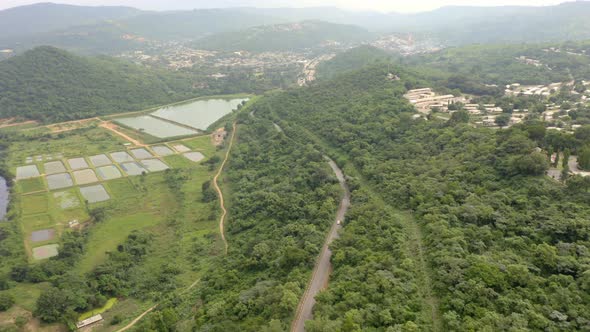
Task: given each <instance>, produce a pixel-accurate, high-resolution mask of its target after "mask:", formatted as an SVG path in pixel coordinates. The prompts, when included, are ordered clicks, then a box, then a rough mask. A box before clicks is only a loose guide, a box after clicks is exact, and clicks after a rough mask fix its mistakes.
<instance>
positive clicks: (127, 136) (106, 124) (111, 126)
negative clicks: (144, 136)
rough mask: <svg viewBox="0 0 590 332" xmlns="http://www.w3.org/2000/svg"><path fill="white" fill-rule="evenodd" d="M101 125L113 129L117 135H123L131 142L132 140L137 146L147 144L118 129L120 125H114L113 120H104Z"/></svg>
mask: <svg viewBox="0 0 590 332" xmlns="http://www.w3.org/2000/svg"><path fill="white" fill-rule="evenodd" d="M100 126H101V127H102V128H104V129H107V130H110V131H112V132H113V133H115V134H116V135H119V136H121V137H123V138H124V139H126V140H128V141H129V142H131V144H133V145H135V146H146V145H145V144H143V143H141V142H140V141H138V140H136V139H134V138H132V137H129V135H126V134H125V133H122V132H120V131H119V130H117V129H118V128H119V127H117V126H116V125H114V124H113V123H111V122H107V121H104V122H103V123H101V124H100Z"/></svg>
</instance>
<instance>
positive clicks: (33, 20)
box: [0, 3, 141, 40]
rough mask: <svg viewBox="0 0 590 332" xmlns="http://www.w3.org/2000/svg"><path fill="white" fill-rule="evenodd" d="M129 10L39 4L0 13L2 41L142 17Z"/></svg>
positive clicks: (124, 8) (135, 10) (0, 37)
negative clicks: (79, 26) (136, 16)
mask: <svg viewBox="0 0 590 332" xmlns="http://www.w3.org/2000/svg"><path fill="white" fill-rule="evenodd" d="M140 13H141V11H140V10H138V9H134V8H129V7H106V6H105V7H85V6H71V5H62V4H54V3H38V4H34V5H29V6H22V7H15V8H11V9H6V10H1V11H0V31H2V35H1V36H0V40H4V39H8V38H13V37H22V36H26V35H31V34H35V33H45V32H47V31H52V30H62V29H65V28H68V27H71V26H76V25H82V24H92V23H96V22H99V21H103V20H114V19H123V18H127V17H131V16H134V15H138V14H140Z"/></svg>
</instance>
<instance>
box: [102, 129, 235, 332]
mask: <svg viewBox="0 0 590 332" xmlns="http://www.w3.org/2000/svg"><path fill="white" fill-rule="evenodd" d="M103 124H104V123H103ZM101 127H102V125H101ZM105 128H107V129H109V130H112V129H110V128H108V127H105ZM123 135H124V134H123ZM235 136H236V123H235V122H234V124H233V129H232V134H231V138H230V141H229V146H228V148H227V151H226V153H225V158H224V159H223V162H222V163H221V166H219V170H218V171H217V174H215V177H214V178H213V186H214V187H215V190H216V191H217V194H218V195H219V205H220V207H221V210H222V211H223V212H222V214H221V218H220V219H219V232H220V233H221V239H222V240H223V243H224V245H225V253H226V254H227V249H228V244H227V240H226V239H225V231H224V223H225V217H226V215H227V210H226V209H225V202H224V200H223V193H222V192H221V188H219V184H218V183H217V180H218V179H219V176H220V175H221V173H222V172H223V168H224V167H225V163H226V162H227V160H228V159H229V153H230V152H231V148H232V146H233V144H234V138H235ZM199 281H200V279H197V280H195V282H193V283H192V284H191V285H190V286H189V287H188V288H187V289H185V290H184V292H183V293H185V292H187V291H189V290H191V289H192V288H193V287H195V286H196V285H197V283H198V282H199ZM157 306H158V304H155V305H153V306H152V307H151V308H149V309H147V310H146V311H144V312H143V313H142V314H141V315H139V316H137V317H136V318H135V319H134V320H132V321H131V322H130V323H129V324H127V325H126V326H125V327H123V328H121V329H119V330H117V332H123V331H126V330H128V329H130V328H132V327H133V326H134V325H135V324H137V322H139V321H140V320H141V319H142V318H143V317H144V316H145V315H147V314H149V313H150V312H152V311H153V310H154V309H155V308H156V307H157Z"/></svg>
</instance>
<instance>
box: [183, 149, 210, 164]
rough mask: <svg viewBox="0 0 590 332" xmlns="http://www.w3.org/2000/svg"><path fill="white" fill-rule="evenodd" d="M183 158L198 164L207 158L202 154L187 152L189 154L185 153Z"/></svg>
mask: <svg viewBox="0 0 590 332" xmlns="http://www.w3.org/2000/svg"><path fill="white" fill-rule="evenodd" d="M183 156H184V157H185V158H186V159H188V160H190V161H193V162H196V163H197V162H199V161H201V160H203V159H205V156H204V155H203V154H202V153H200V152H187V153H184V154H183Z"/></svg>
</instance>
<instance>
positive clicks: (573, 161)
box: [568, 156, 590, 176]
mask: <svg viewBox="0 0 590 332" xmlns="http://www.w3.org/2000/svg"><path fill="white" fill-rule="evenodd" d="M568 166H569V168H570V171H571V172H572V173H574V174H579V175H581V176H590V172H586V171H582V170H581V169H579V168H578V157H577V156H570V160H568Z"/></svg>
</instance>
